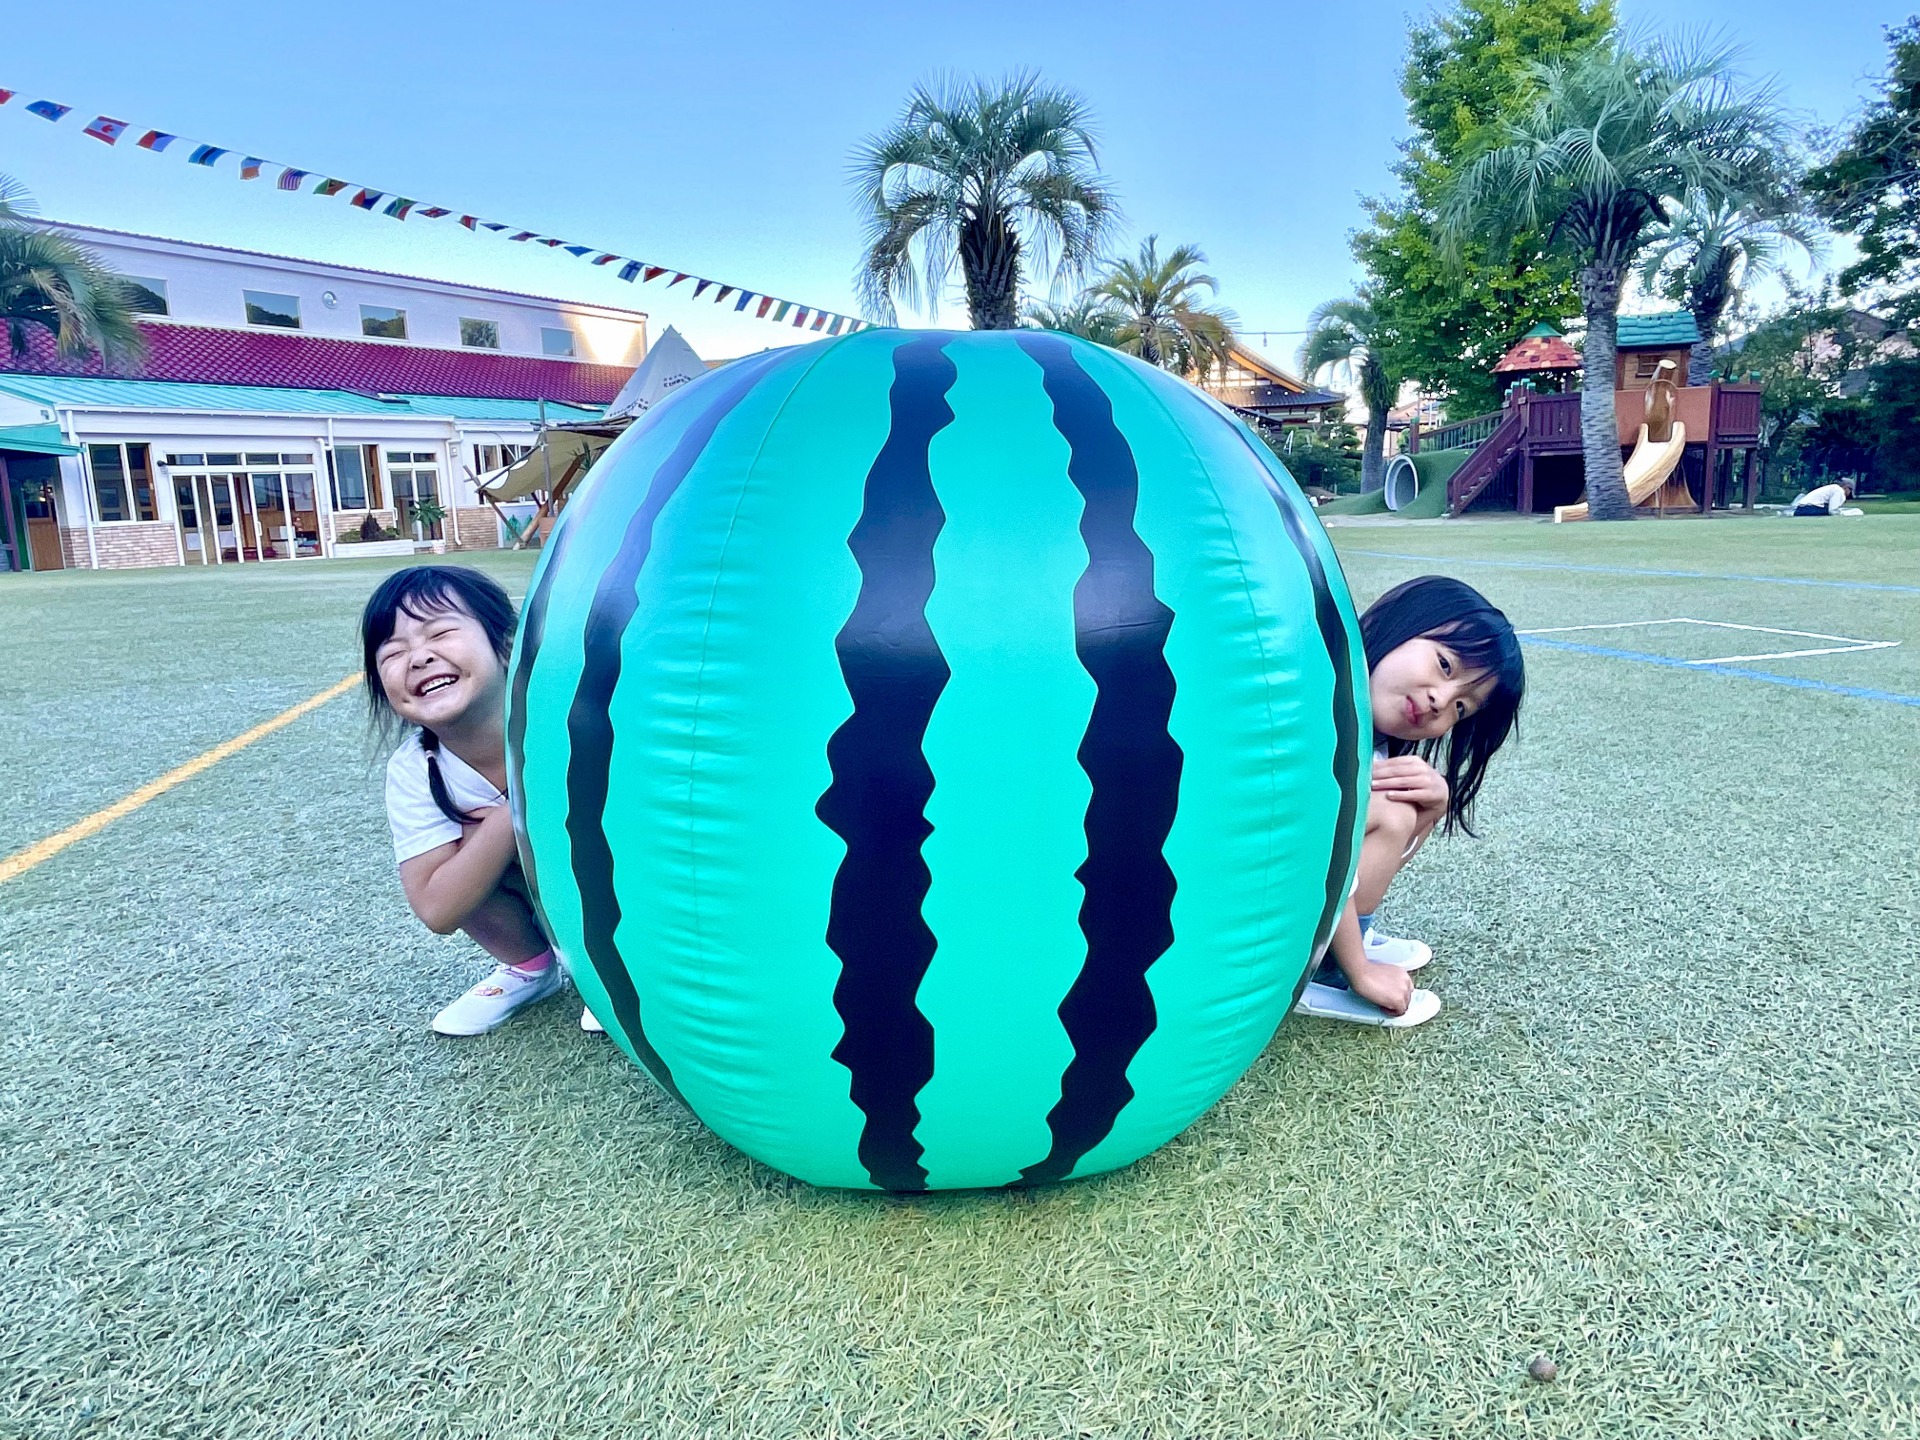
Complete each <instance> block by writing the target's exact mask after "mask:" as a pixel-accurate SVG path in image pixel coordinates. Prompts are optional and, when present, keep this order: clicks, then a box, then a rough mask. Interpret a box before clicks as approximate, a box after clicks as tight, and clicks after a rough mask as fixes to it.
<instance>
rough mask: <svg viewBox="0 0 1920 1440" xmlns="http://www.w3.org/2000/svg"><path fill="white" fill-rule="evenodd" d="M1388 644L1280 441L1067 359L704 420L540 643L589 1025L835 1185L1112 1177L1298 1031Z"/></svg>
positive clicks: (629, 482) (548, 742)
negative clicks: (1295, 1007) (1377, 671)
mask: <svg viewBox="0 0 1920 1440" xmlns="http://www.w3.org/2000/svg"><path fill="white" fill-rule="evenodd" d="M1365 678H1366V668H1365V660H1364V657H1363V655H1362V652H1361V649H1360V643H1359V627H1358V624H1357V622H1356V620H1355V617H1354V613H1353V607H1352V602H1351V601H1350V599H1349V597H1348V595H1347V591H1346V587H1345V584H1344V582H1343V581H1342V578H1341V575H1340V571H1339V568H1338V565H1337V563H1336V561H1335V559H1334V556H1333V552H1332V549H1331V547H1330V546H1329V545H1328V543H1327V540H1326V536H1325V534H1324V533H1323V532H1322V531H1321V529H1320V526H1319V525H1318V523H1317V522H1316V521H1315V520H1314V518H1313V515H1312V510H1311V507H1310V506H1309V505H1308V504H1307V503H1306V501H1305V500H1304V499H1303V498H1302V497H1301V495H1300V493H1299V491H1298V490H1297V489H1296V488H1295V486H1294V484H1293V482H1292V481H1291V480H1290V479H1289V478H1288V477H1287V475H1286V472H1285V471H1284V470H1283V469H1282V468H1281V467H1280V465H1279V464H1278V463H1277V462H1276V460H1275V459H1274V457H1273V455H1272V453H1271V452H1270V451H1269V450H1268V449H1267V447H1266V446H1264V445H1262V444H1261V443H1260V442H1259V441H1258V440H1257V439H1255V438H1254V437H1253V436H1252V435H1251V434H1250V433H1249V432H1248V431H1247V430H1246V429H1245V428H1244V427H1243V426H1242V425H1241V424H1240V423H1239V422H1238V421H1236V420H1235V419H1234V418H1233V417H1232V415H1231V414H1230V412H1228V411H1226V410H1224V409H1222V408H1220V407H1219V406H1217V405H1215V404H1214V403H1213V402H1212V401H1211V400H1209V399H1208V398H1207V397H1206V396H1204V395H1203V394H1201V393H1200V392H1199V391H1197V390H1195V389H1194V388H1193V387H1191V386H1189V385H1188V384H1186V383H1185V382H1183V381H1181V380H1179V379H1177V378H1175V377H1173V376H1171V375H1168V374H1166V373H1164V372H1162V371H1160V370H1156V369H1153V368H1151V367H1149V366H1146V365H1144V364H1141V363H1140V362H1138V361H1136V360H1132V359H1130V358H1128V357H1126V356H1123V355H1120V354H1118V353H1116V352H1115V351H1112V350H1108V349H1104V348H1102V347H1100V346H1097V345H1093V344H1090V343H1087V342H1085V341H1081V340H1076V339H1072V338H1069V337H1066V336H1062V335H1055V334H1049V333H1046V332H1042V331H999V332H972V333H962V334H955V333H949V332H930V331H902V330H869V331H862V332H861V333H859V334H857V335H850V336H847V337H844V338H841V339H836V340H827V341H823V342H821V343H818V344H813V345H806V346H801V347H797V348H793V349H784V350H776V351H770V352H766V353H763V354H759V355H755V356H752V357H750V358H747V359H743V360H737V361H734V362H733V363H731V364H729V365H726V366H723V367H722V368H720V369H718V370H716V371H714V372H712V373H711V374H708V375H706V376H703V377H701V378H700V379H698V380H696V381H694V382H693V383H691V384H689V385H687V386H684V387H683V388H681V389H680V390H678V391H676V392H674V393H673V394H672V395H671V396H670V397H669V398H667V399H666V400H665V401H664V402H663V403H661V404H660V405H658V406H657V407H655V408H654V409H653V410H651V411H649V412H648V413H647V414H646V416H645V417H644V418H643V419H641V420H640V421H638V422H637V423H636V424H634V425H633V426H632V428H631V429H629V430H628V431H627V432H626V433H625V434H624V435H622V436H621V437H620V439H619V440H618V441H617V442H616V443H615V444H614V445H613V447H612V448H611V449H609V450H608V451H607V453H606V455H605V456H604V457H603V458H602V459H601V461H600V462H599V463H598V464H597V465H595V466H594V468H593V469H592V470H591V471H590V472H589V474H588V477H587V479H586V480H585V482H584V483H583V484H582V485H581V487H580V488H579V490H578V492H577V494H576V496H575V498H574V499H573V500H572V501H571V502H570V503H569V504H568V506H567V508H566V511H565V513H564V514H563V515H562V516H561V519H560V523H559V524H558V525H557V526H556V527H555V530H554V533H553V536H552V539H551V541H550V542H549V544H548V546H547V549H546V551H545V553H544V554H543V556H542V557H541V562H540V566H539V569H538V570H537V572H536V573H535V576H534V580H533V583H532V586H531V589H530V590H529V592H528V595H527V599H526V602H525V605H524V614H523V617H522V620H521V629H520V636H519V641H518V645H517V647H516V650H515V654H514V659H513V662H512V667H511V673H510V680H509V686H510V697H509V712H508V714H509V719H508V738H509V748H510V760H511V763H510V767H509V768H510V772H511V776H512V781H511V783H512V795H513V803H514V806H515V815H516V818H517V821H518V823H519V826H520V837H521V854H522V857H523V860H524V862H525V865H526V869H527V874H528V878H529V880H530V881H531V884H532V888H533V891H534V894H535V896H536V900H537V903H538V905H539V907H540V910H541V914H542V916H543V918H544V921H545V923H546V925H547V927H548V929H549V931H550V933H551V934H552V936H553V938H554V941H555V943H556V945H557V947H558V949H559V952H560V955H561V957H562V958H563V959H564V960H565V961H566V962H567V964H568V966H569V968H570V969H571V970H572V972H573V977H574V980H575V981H576V983H577V984H578V986H579V988H580V991H581V993H582V995H583V996H584V998H585V999H586V1001H587V1004H588V1005H589V1007H590V1008H591V1009H592V1010H593V1013H594V1014H595V1015H596V1016H598V1017H599V1018H600V1020H601V1021H602V1022H603V1023H604V1024H605V1025H606V1027H607V1030H608V1032H609V1033H610V1034H611V1035H612V1036H613V1038H614V1040H615V1041H616V1042H617V1043H618V1044H619V1045H620V1047H621V1048H622V1049H623V1050H625V1051H626V1052H627V1054H628V1055H630V1056H631V1057H632V1058H633V1059H634V1060H635V1061H636V1062H637V1063H638V1064H639V1065H641V1066H642V1067H643V1068H644V1069H645V1070H646V1071H647V1073H648V1074H649V1075H651V1076H652V1077H653V1078H654V1079H655V1080H656V1081H658V1082H659V1084H660V1085H661V1087H663V1088H664V1089H665V1090H667V1091H668V1092H669V1093H671V1094H672V1095H674V1096H676V1097H677V1098H679V1099H680V1100H682V1101H684V1102H685V1104H686V1105H687V1106H688V1107H689V1108H690V1109H691V1110H692V1111H693V1112H694V1114H695V1115H697V1116H698V1117H699V1118H700V1119H701V1120H702V1121H704V1122H705V1123H706V1124H707V1125H708V1126H710V1127H711V1128H712V1129H713V1130H714V1131H715V1133H717V1134H718V1135H720V1136H721V1137H722V1138H723V1139H725V1140H727V1141H729V1142H731V1143H732V1144H733V1145H736V1146H738V1147H739V1148H740V1149H741V1150H743V1151H745V1152H746V1153H747V1154H748V1155H751V1156H753V1157H754V1158H755V1159H758V1160H761V1161H764V1162H765V1163H766V1164H768V1165H771V1166H774V1167H775V1168H777V1169H780V1170H783V1171H785V1172H787V1173H788V1174H791V1175H795V1176H798V1177H800V1178H801V1179H803V1180H807V1181H811V1182H813V1183H815V1184H820V1185H833V1186H850V1187H856V1188H865V1189H876V1188H877V1189H883V1190H893V1191H913V1190H929V1189H953V1188H962V1187H971V1186H1003V1185H1019V1184H1030V1183H1036V1182H1042V1181H1051V1180H1059V1179H1064V1178H1068V1177H1073V1176H1084V1175H1090V1174H1094V1173H1096V1172H1099V1171H1103V1170H1110V1169H1113V1168H1114V1167H1116V1166H1120V1165H1125V1164H1127V1163H1129V1162H1131V1161H1133V1160H1136V1159H1138V1158H1139V1157H1141V1156H1143V1155H1145V1154H1147V1153H1149V1152H1150V1151H1152V1150H1154V1149H1155V1148H1157V1147H1158V1146H1160V1145H1162V1144H1164V1143H1165V1142H1166V1141H1168V1140H1169V1139H1171V1138H1172V1137H1173V1136H1175V1135H1178V1134H1179V1133H1180V1132H1181V1131H1182V1130H1184V1129H1185V1128H1186V1127H1187V1126H1188V1125H1189V1124H1191V1123H1192V1122H1193V1121H1194V1119H1195V1118H1196V1117H1198V1116H1199V1115H1200V1114H1201V1113H1202V1112H1204V1111H1205V1110H1206V1109H1207V1108H1208V1107H1209V1106H1211V1105H1212V1104H1213V1103H1214V1102H1215V1101H1216V1100H1218V1099H1219V1098H1220V1096H1221V1095H1222V1094H1224V1093H1225V1092H1226V1090H1227V1088H1228V1087H1229V1086H1231V1085H1232V1084H1233V1082H1234V1081H1235V1080H1236V1079H1238V1078H1239V1076H1240V1075H1241V1074H1242V1072H1244V1071H1245V1070H1246V1068H1247V1067H1248V1066H1249V1065H1250V1064H1251V1063H1252V1062H1253V1060H1254V1058H1255V1057H1256V1056H1257V1055H1258V1054H1259V1053H1260V1051H1261V1049H1262V1048H1263V1047H1264V1046H1265V1045H1266V1044H1267V1043H1268V1041H1269V1040H1270V1039H1271V1038H1272V1037H1273V1034H1274V1031H1275V1029H1276V1027H1278V1025H1279V1024H1280V1022H1281V1020H1282V1019H1283V1018H1284V1017H1285V1016H1286V1014H1287V1012H1288V1010H1289V1009H1290V1008H1291V1006H1292V1003H1293V1000H1294V998H1295V996H1296V994H1297V993H1298V991H1299V988H1300V985H1301V984H1302V983H1303V978H1304V976H1305V974H1306V971H1307V967H1308V965H1309V963H1310V961H1311V960H1313V959H1314V958H1315V957H1316V956H1317V955H1318V954H1319V953H1320V951H1321V950H1322V949H1324V947H1325V945H1326V943H1327V940H1328V937H1329V936H1330V935H1331V933H1332V929H1333V924H1334V921H1335V919H1336V917H1337V915H1338V913H1339V910H1340V907H1341V905H1342V904H1343V903H1344V901H1345V899H1346V896H1347V894H1348V891H1349V888H1350V886H1351V884H1352V877H1353V867H1354V864H1355V860H1356V857H1357V854H1358V848H1359V847H1358V840H1359V834H1360V830H1361V828H1362V826H1363V825H1364V823H1365V811H1366V807H1365V803H1364V800H1365V791H1364V789H1363V787H1362V775H1363V760H1364V757H1365V755H1366V753H1367V749H1368V747H1367V745H1366V743H1364V741H1363V736H1364V735H1365V732H1364V731H1363V730H1362V722H1361V705H1362V703H1363V701H1364V699H1365V695H1366V684H1365Z"/></svg>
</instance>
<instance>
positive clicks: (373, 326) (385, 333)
mask: <svg viewBox="0 0 1920 1440" xmlns="http://www.w3.org/2000/svg"><path fill="white" fill-rule="evenodd" d="M360 333H361V334H362V335H366V336H370V337H371V338H373V339H375V340H404V339H406V338H407V312H406V311H404V310H392V309H389V308H388V307H387V306H385V305H362V306H361V307H360Z"/></svg>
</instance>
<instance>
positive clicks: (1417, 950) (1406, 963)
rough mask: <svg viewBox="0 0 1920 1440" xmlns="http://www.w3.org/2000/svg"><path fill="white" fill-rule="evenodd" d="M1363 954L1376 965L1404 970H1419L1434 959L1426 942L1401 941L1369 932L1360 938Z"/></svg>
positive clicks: (1376, 932) (1375, 931) (1372, 931)
mask: <svg viewBox="0 0 1920 1440" xmlns="http://www.w3.org/2000/svg"><path fill="white" fill-rule="evenodd" d="M1360 949H1361V952H1362V953H1363V954H1364V955H1365V956H1366V957H1367V959H1369V960H1371V961H1373V962H1374V963H1375V964H1376V965H1396V966H1398V967H1399V968H1400V969H1402V970H1419V969H1422V968H1423V967H1425V966H1426V965H1427V963H1428V962H1429V961H1431V960H1432V959H1433V949H1432V947H1431V946H1429V945H1428V944H1427V942H1426V941H1424V940H1400V939H1396V938H1395V937H1394V936H1392V935H1382V934H1381V933H1380V932H1379V931H1378V930H1369V931H1367V932H1366V933H1365V934H1364V935H1362V936H1361V937H1360Z"/></svg>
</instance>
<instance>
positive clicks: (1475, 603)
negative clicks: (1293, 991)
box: [1299, 575, 1526, 1025]
mask: <svg viewBox="0 0 1920 1440" xmlns="http://www.w3.org/2000/svg"><path fill="white" fill-rule="evenodd" d="M1360 636H1361V641H1362V643H1363V644H1364V645H1365V647H1366V652H1367V671H1368V679H1367V699H1368V703H1369V705H1370V707H1371V709H1372V711H1373V734H1374V758H1373V790H1372V794H1371V796H1370V798H1369V800H1368V802H1367V830H1366V838H1365V839H1364V840H1363V841H1362V843H1361V846H1360V869H1359V875H1358V877H1357V879H1356V881H1355V884H1354V891H1353V895H1352V897H1351V898H1350V899H1349V900H1348V902H1347V908H1346V910H1345V911H1344V912H1343V913H1342V915H1341V917H1340V922H1339V925H1338V926H1337V927H1336V928H1335V930H1334V935H1333V944H1332V946H1331V953H1330V955H1329V959H1328V961H1327V962H1323V963H1322V965H1321V967H1320V970H1319V972H1318V973H1317V974H1316V975H1315V976H1314V982H1313V983H1311V984H1309V985H1308V986H1307V987H1306V990H1305V992H1304V993H1303V995H1302V997H1301V1001H1300V1006H1299V1008H1300V1010H1301V1011H1302V1013H1304V1014H1309V1015H1319V1016H1322V1017H1323V1018H1327V1019H1338V1020H1352V1021H1357V1022H1359V1023H1362V1024H1373V1025H1417V1024H1419V1023H1420V1022H1421V1021H1423V1020H1428V1019H1431V1018H1432V1017H1433V1016H1434V1015H1435V1014H1437V1013H1438V1012H1439V1009H1440V1002H1439V1000H1438V999H1437V998H1436V997H1435V996H1434V995H1433V993H1432V992H1431V991H1428V990H1416V989H1415V988H1414V986H1413V972H1414V971H1415V970H1418V969H1420V968H1421V966H1423V965H1425V964H1426V963H1427V962H1428V961H1429V960H1431V959H1432V958H1433V951H1432V950H1430V949H1429V948H1428V947H1427V946H1426V945H1425V944H1423V943H1422V942H1421V941H1418V940H1406V939H1398V938H1395V937H1393V936H1389V935H1385V934H1383V933H1381V932H1380V931H1379V930H1378V929H1376V928H1375V927H1374V924H1373V912H1374V911H1375V910H1377V909H1378V908H1379V906H1380V902H1381V901H1382V900H1383V899H1384V898H1385V897H1386V893H1387V887H1388V886H1389V885H1391V884H1392V883H1393V879H1394V877H1395V876H1396V875H1398V874H1399V873H1400V871H1401V869H1402V868H1403V867H1404V866H1405V865H1406V863H1407V861H1408V860H1410V859H1412V858H1413V856H1414V854H1415V852H1416V851H1418V850H1419V849H1420V847H1421V846H1422V845H1424V844H1426V842H1427V837H1428V836H1429V835H1431V834H1433V832H1434V830H1435V829H1436V828H1439V829H1440V830H1441V831H1442V833H1444V834H1449V835H1450V834H1452V833H1453V832H1454V831H1456V830H1459V831H1462V832H1464V833H1465V834H1468V835H1471V834H1473V828H1472V819H1473V802H1474V800H1475V798H1476V797H1477V796H1478V795H1479V794H1480V787H1481V785H1482V784H1484V783H1485V781H1486V775H1487V763H1488V762H1489V761H1490V760H1492V759H1493V755H1494V752H1495V751H1496V750H1498V749H1499V748H1500V746H1501V745H1502V744H1504V743H1505V741H1506V739H1507V736H1508V735H1510V734H1511V733H1512V732H1513V726H1514V720H1515V717H1516V716H1517V715H1518V713H1519V710H1520V697H1521V695H1522V694H1523V693H1524V691H1525V689H1526V667H1525V665H1524V664H1523V663H1522V661H1521V658H1520V641H1519V638H1518V637H1517V636H1516V635H1515V634H1514V633H1513V626H1512V625H1511V624H1510V623H1509V622H1508V620H1507V617H1506V616H1505V615H1503V614H1502V613H1501V612H1500V611H1499V610H1497V609H1495V608H1494V606H1493V605H1492V604H1491V603H1489V601H1488V600H1487V598H1486V597H1485V596H1484V595H1482V594H1481V593H1480V592H1479V591H1478V590H1475V589H1474V588H1473V587H1472V586H1471V585H1465V584H1462V583H1461V582H1460V581H1458V580H1450V579H1447V578H1446V577H1445V576H1441V575H1423V576H1421V577H1420V578H1419V579H1417V580H1409V581H1407V582H1406V583H1405V584H1404V585H1397V586H1395V587H1394V588H1393V589H1391V590H1389V591H1388V592H1387V593H1386V594H1384V595H1382V596H1381V597H1380V598H1379V599H1378V600H1376V601H1374V603H1373V604H1372V606H1370V607H1369V608H1368V610H1367V613H1366V614H1364V615H1362V616H1361V617H1360Z"/></svg>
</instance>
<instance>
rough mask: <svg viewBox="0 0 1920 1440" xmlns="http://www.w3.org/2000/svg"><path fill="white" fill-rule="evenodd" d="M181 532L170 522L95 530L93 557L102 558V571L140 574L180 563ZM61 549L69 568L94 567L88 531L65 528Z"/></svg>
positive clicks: (151, 521)
mask: <svg viewBox="0 0 1920 1440" xmlns="http://www.w3.org/2000/svg"><path fill="white" fill-rule="evenodd" d="M178 542H179V532H178V531H176V530H175V529H174V526H173V522H172V521H170V520H150V521H134V522H131V523H128V524H124V525H99V526H95V527H94V532H93V549H92V552H91V554H92V555H98V556H99V557H100V568H101V569H102V570H139V569H142V568H144V567H147V566H151V565H178V564H179V563H180V546H179V543H178ZM60 549H61V552H62V554H63V555H64V556H65V558H66V562H67V564H68V565H69V566H71V567H73V568H74V569H77V570H84V569H86V568H87V566H88V565H89V564H91V563H92V561H91V558H90V554H89V551H88V549H87V532H86V531H85V530H78V529H70V528H66V527H62V528H61V531H60Z"/></svg>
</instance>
